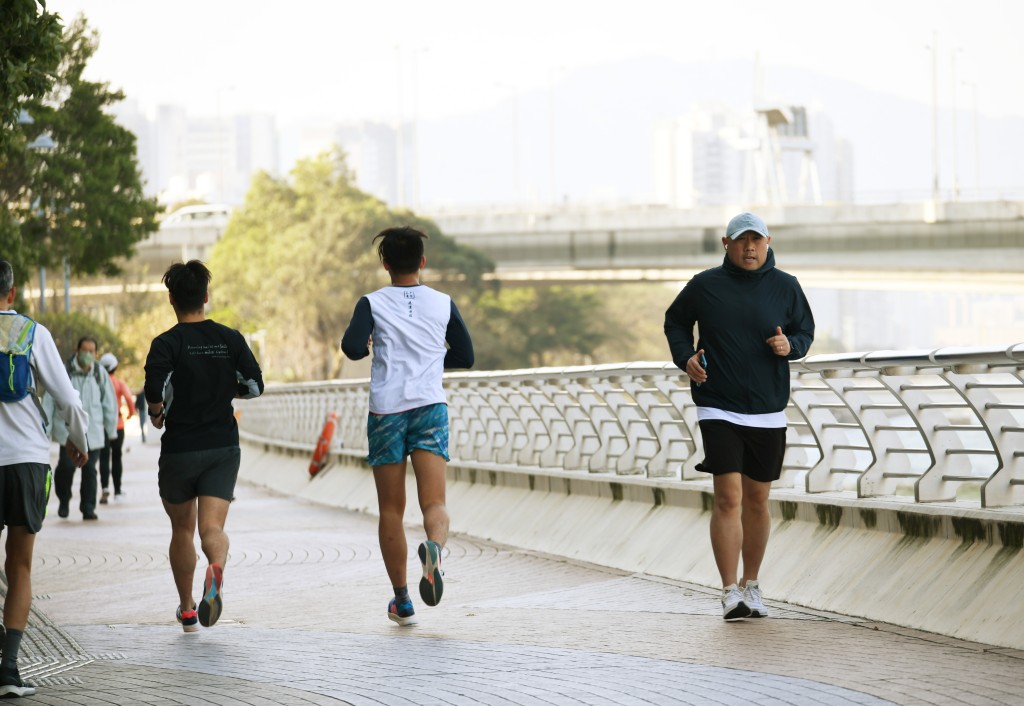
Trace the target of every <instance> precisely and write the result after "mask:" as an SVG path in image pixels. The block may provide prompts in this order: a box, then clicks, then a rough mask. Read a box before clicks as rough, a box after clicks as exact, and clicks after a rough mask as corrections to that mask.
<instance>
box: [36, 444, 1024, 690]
mask: <svg viewBox="0 0 1024 706" xmlns="http://www.w3.org/2000/svg"><path fill="white" fill-rule="evenodd" d="M134 434H135V435H134V436H133V435H132V434H131V433H130V434H129V439H128V443H127V444H126V446H127V448H128V453H127V454H126V455H125V461H126V468H125V488H126V490H127V491H128V492H127V495H126V496H125V497H124V498H121V499H118V500H117V501H114V502H112V503H111V504H109V505H105V506H102V511H101V512H100V520H99V521H98V522H93V523H83V522H82V521H81V519H80V518H79V519H76V518H74V517H71V518H69V519H64V520H62V519H59V518H57V517H56V512H55V509H56V508H55V506H56V501H55V499H51V513H50V515H49V517H48V518H47V521H46V524H45V526H44V529H43V531H42V533H41V534H40V535H39V538H38V539H37V543H36V561H35V567H34V591H35V592H36V597H35V601H34V609H33V614H32V617H31V620H30V625H29V629H28V631H27V632H26V639H25V642H24V643H23V649H22V665H23V666H22V672H23V675H26V677H27V678H30V679H34V680H36V681H37V682H38V684H39V693H38V694H37V695H36V696H35V697H30V698H25V699H23V700H22V701H23V702H24V703H39V704H69V705H70V704H153V705H170V704H189V705H194V704H222V705H224V706H236V705H238V706H240V705H246V706H267V705H269V704H295V705H302V706H306V705H309V704H317V705H319V704H352V705H353V706H355V705H359V706H363V705H367V706H378V705H381V704H384V705H386V706H402V705H404V704H425V705H437V704H450V705H452V706H469V705H470V704H495V705H497V704H515V705H517V706H518V705H526V704H538V705H543V706H551V705H553V704H615V705H625V704H636V705H638V706H646V705H648V704H702V705H704V704H724V705H732V704H740V703H754V704H791V705H793V706H808V705H810V704H815V706H818V705H826V706H828V705H837V704H843V705H846V704H861V705H864V706H869V705H873V704H884V703H898V704H928V705H932V706H934V705H935V704H970V705H972V706H974V705H978V706H980V705H982V704H1012V703H1017V704H1022V703H1024V697H1021V696H1020V695H1021V694H1024V669H1022V667H1024V659H1022V658H1024V654H1022V653H1021V652H1020V651H1012V650H1011V651H1006V650H1000V649H999V648H992V647H991V646H987V645H979V644H976V643H966V642H963V641H960V640H955V639H952V638H947V637H943V636H938V635H931V634H929V633H922V632H920V631H914V630H907V629H904V628H897V627H894V626H890V625H885V624H880V623H874V622H868V621H864V620H861V619H858V618H856V617H851V616H842V615H835V614H831V613H826V612H822V611H813V610H808V609H804V608H801V607H799V606H793V605H787V604H784V603H779V602H775V601H772V600H771V595H770V586H766V589H767V592H768V604H769V606H771V607H772V609H773V614H772V615H773V617H772V618H770V619H767V620H760V621H749V620H748V621H745V622H743V623H739V624H726V623H724V622H723V621H722V620H721V618H720V613H719V610H720V608H719V605H718V600H717V596H718V591H717V590H714V589H710V588H706V587H702V586H696V585H691V584H684V583H681V582H677V581H672V580H669V579H664V578H659V577H652V576H644V575H630V574H627V573H624V572H621V571H616V570H611V569H607V568H603V567H599V566H592V565H588V564H583V563H580V562H577V561H571V560H566V559H562V558H557V557H550V556H544V555H540V554H537V553H535V552H529V551H523V550H520V549H517V548H515V547H507V546H502V545H497V544H493V543H490V542H487V541H484V540H480V539H475V538H472V537H465V536H453V537H452V538H451V540H450V541H449V544H448V546H447V547H446V549H445V570H446V576H445V583H446V590H445V599H444V601H443V602H442V604H441V605H440V606H438V607H437V608H428V607H426V606H423V605H421V604H420V602H419V601H418V596H416V595H415V589H414V591H413V593H414V601H416V608H417V615H418V616H419V618H420V624H419V625H417V626H415V627H412V628H398V627H397V626H394V625H393V624H392V623H391V622H390V621H389V620H387V618H386V616H385V610H386V606H387V601H388V599H389V598H390V593H391V592H390V586H389V585H388V582H387V578H386V575H385V574H384V569H383V563H382V561H381V558H380V552H379V549H378V547H377V538H376V520H375V518H372V517H367V516H363V515H359V514H356V513H351V512H345V511H342V510H338V509H335V508H330V507H325V506H319V505H315V504H311V503H307V502H302V501H297V500H294V499H290V498H287V497H282V496H279V495H274V494H271V493H268V492H265V491H263V490H260V489H257V488H254V487H250V486H246V485H245V484H244V483H243V484H240V485H239V487H238V491H237V501H236V502H235V503H234V504H233V505H232V508H231V511H230V513H229V518H228V527H227V530H228V533H229V535H230V537H231V553H230V559H229V562H228V565H227V567H226V571H225V586H224V599H225V604H224V614H223V617H222V618H221V621H220V622H219V623H218V624H217V626H216V627H215V628H212V629H206V630H202V631H200V632H198V633H193V634H185V633H183V632H182V631H181V628H180V626H178V625H177V623H176V622H175V621H174V609H175V606H176V603H177V595H176V592H175V590H174V586H173V582H172V580H171V573H170V568H169V567H168V562H167V544H168V541H169V538H170V535H169V530H168V523H167V519H166V517H165V516H164V514H163V511H162V509H161V507H160V500H159V497H158V494H157V489H156V471H155V468H156V458H157V452H158V448H157V445H156V443H153V442H152V440H151V442H150V443H149V444H146V445H142V444H140V442H139V439H138V437H137V431H134ZM242 476H243V477H244V471H243V473H242ZM76 492H77V487H76ZM409 532H410V548H411V550H412V549H414V548H415V546H416V544H417V543H418V541H419V539H418V535H419V532H420V530H418V529H417V528H410V529H409ZM204 568H205V567H204V565H203V562H200V564H199V567H198V569H197V572H196V594H197V595H198V593H199V590H200V585H201V582H202V576H203V569H204ZM409 568H410V582H411V583H413V584H414V583H415V582H416V581H417V580H418V576H419V563H418V561H417V560H416V559H415V557H414V555H413V552H412V551H410V562H409ZM29 670H31V671H32V674H31V676H30V677H29V676H28V671H29Z"/></svg>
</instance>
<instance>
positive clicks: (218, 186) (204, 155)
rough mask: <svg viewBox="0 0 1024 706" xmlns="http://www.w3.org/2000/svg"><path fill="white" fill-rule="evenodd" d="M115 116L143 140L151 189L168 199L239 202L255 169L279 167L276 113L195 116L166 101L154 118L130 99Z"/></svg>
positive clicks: (141, 157)
mask: <svg viewBox="0 0 1024 706" xmlns="http://www.w3.org/2000/svg"><path fill="white" fill-rule="evenodd" d="M115 115H116V117H117V120H118V122H119V123H120V124H121V125H123V126H124V127H126V128H128V129H129V130H131V131H132V132H133V133H135V135H136V138H137V140H138V152H139V166H140V168H141V170H142V173H143V177H144V179H145V188H146V193H148V194H151V195H156V196H158V197H159V198H160V200H161V201H163V202H164V203H174V202H177V201H182V200H185V199H202V200H204V201H208V202H224V203H230V204H238V203H241V202H242V201H243V200H244V199H245V194H246V192H247V191H248V189H249V182H250V181H251V179H252V175H253V174H254V173H255V172H256V171H259V170H263V171H266V172H269V173H271V174H275V175H276V174H277V172H278V161H279V160H278V154H279V147H278V145H279V140H278V135H277V128H276V125H275V123H274V118H273V117H272V116H269V115H263V114H245V115H238V116H234V117H232V118H225V117H217V118H211V117H199V118H191V117H189V116H188V115H187V114H186V112H185V110H184V109H182V108H180V107H178V106H174V105H161V106H159V107H158V108H157V109H156V117H155V119H153V120H150V119H149V118H147V117H146V116H144V115H143V114H142V113H141V112H140V111H138V109H137V108H136V107H135V105H134V104H132V103H130V102H127V101H126V102H125V103H124V104H122V106H121V107H120V108H119V109H118V110H117V111H116V112H115Z"/></svg>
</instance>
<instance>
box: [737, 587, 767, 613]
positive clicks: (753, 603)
mask: <svg viewBox="0 0 1024 706" xmlns="http://www.w3.org/2000/svg"><path fill="white" fill-rule="evenodd" d="M743 602H744V603H746V604H747V606H748V607H749V608H750V617H751V618H767V617H768V609H767V608H766V607H765V605H764V601H763V600H762V599H761V584H759V583H758V582H757V581H747V585H746V586H744V587H743Z"/></svg>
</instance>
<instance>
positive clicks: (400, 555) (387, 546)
mask: <svg viewBox="0 0 1024 706" xmlns="http://www.w3.org/2000/svg"><path fill="white" fill-rule="evenodd" d="M373 480H374V483H376V485H377V508H378V513H379V516H380V519H379V520H378V523H377V536H378V539H379V541H380V551H381V554H382V555H383V556H384V568H385V569H386V570H387V572H388V578H389V579H391V585H392V586H394V587H395V588H401V587H402V586H405V585H406V583H407V578H406V565H407V563H408V561H409V545H408V544H407V542H406V539H405V525H404V524H403V518H404V516H405V461H402V462H401V463H387V464H384V465H383V466H374V467H373Z"/></svg>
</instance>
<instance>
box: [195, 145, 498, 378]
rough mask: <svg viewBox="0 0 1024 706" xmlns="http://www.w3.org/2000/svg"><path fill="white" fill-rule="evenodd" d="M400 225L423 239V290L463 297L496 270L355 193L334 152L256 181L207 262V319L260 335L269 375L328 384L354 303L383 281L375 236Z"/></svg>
mask: <svg viewBox="0 0 1024 706" xmlns="http://www.w3.org/2000/svg"><path fill="white" fill-rule="evenodd" d="M398 224H403V225H411V226H413V227H417V228H420V229H422V230H424V231H425V232H426V233H427V235H428V236H429V240H428V242H427V260H428V270H429V272H428V273H425V277H424V281H425V282H426V281H431V280H432V281H435V282H436V281H438V280H443V281H444V282H445V285H444V286H445V289H446V290H448V291H452V290H453V289H456V290H461V291H466V292H468V291H470V290H473V289H474V288H479V287H480V286H481V285H480V282H481V280H482V277H483V275H484V273H485V272H488V271H490V270H492V269H493V264H492V263H491V262H490V261H489V260H488V259H487V258H486V257H484V256H482V255H480V254H479V253H476V252H474V251H470V250H469V249H467V248H464V247H460V246H459V245H457V244H456V243H455V242H454V241H453V240H452V239H450V238H448V237H446V236H444V235H443V234H441V233H440V231H439V230H438V229H437V227H436V225H434V224H433V223H431V222H429V221H427V220H424V219H422V218H418V217H416V216H415V215H413V214H411V213H409V212H407V211H402V212H394V211H391V210H389V209H388V207H387V205H386V204H384V203H383V202H382V201H380V200H379V199H377V198H375V197H373V196H370V195H369V194H366V193H363V192H362V191H360V190H359V189H358V188H356V186H355V184H354V181H353V178H352V174H351V172H350V171H349V169H348V167H347V166H346V164H345V156H344V153H343V152H342V151H341V150H340V149H339V150H335V151H334V152H332V153H327V154H324V155H321V156H320V157H318V158H315V159H309V160H303V161H300V162H299V163H298V164H297V165H296V167H295V169H294V170H293V171H292V175H291V179H290V180H285V179H274V178H272V177H270V176H269V175H267V174H259V175H257V176H256V177H255V178H254V179H253V181H252V185H251V187H250V190H249V193H248V194H247V196H246V200H245V203H244V204H243V206H242V207H241V208H239V209H236V210H235V212H234V213H233V214H232V217H231V221H230V222H229V223H228V227H227V229H226V230H225V232H224V235H223V236H222V237H221V239H220V241H219V242H218V243H217V245H216V246H215V247H214V250H213V253H212V256H211V258H210V269H211V271H212V272H213V276H214V281H213V284H212V285H211V295H210V298H211V305H212V306H213V307H214V308H215V311H214V312H213V313H211V316H212V317H214V318H218V317H219V319H218V320H220V321H223V322H224V323H230V324H234V325H236V326H238V327H240V328H242V329H243V330H245V331H248V332H259V336H258V337H259V339H260V340H261V341H262V346H261V351H262V356H263V358H262V360H261V361H260V362H261V364H262V365H263V367H264V369H265V370H266V371H267V374H268V376H272V377H278V378H284V379H318V378H325V377H333V376H335V375H337V374H338V371H339V370H340V364H341V358H340V352H339V350H338V342H339V340H340V338H341V334H342V332H344V330H345V326H346V325H347V324H348V321H349V318H350V317H351V315H352V310H353V307H354V306H355V303H356V301H357V300H358V298H359V296H361V295H362V294H364V293H366V292H369V291H372V290H374V289H377V288H378V287H380V286H382V285H384V284H386V282H387V278H386V275H385V273H384V271H383V270H382V268H381V267H380V263H379V262H378V260H377V256H376V252H375V250H374V248H373V247H372V240H373V236H374V235H376V234H377V233H379V232H380V231H381V230H383V229H384V228H387V227H390V226H393V225H398ZM448 284H452V285H453V286H451V287H449V286H448Z"/></svg>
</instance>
